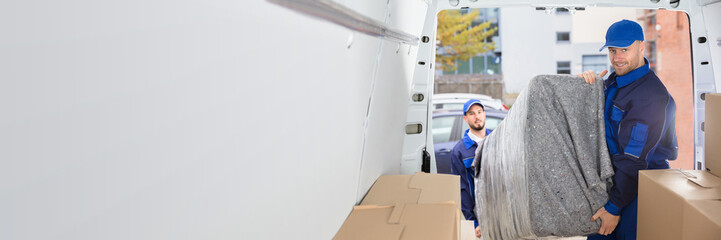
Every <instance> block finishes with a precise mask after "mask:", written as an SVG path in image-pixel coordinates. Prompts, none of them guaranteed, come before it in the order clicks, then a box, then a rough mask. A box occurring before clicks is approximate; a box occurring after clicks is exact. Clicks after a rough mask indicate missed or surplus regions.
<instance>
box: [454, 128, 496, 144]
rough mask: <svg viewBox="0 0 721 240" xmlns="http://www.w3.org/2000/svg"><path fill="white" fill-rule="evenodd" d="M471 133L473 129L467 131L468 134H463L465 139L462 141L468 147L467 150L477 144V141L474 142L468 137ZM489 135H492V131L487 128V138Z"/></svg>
mask: <svg viewBox="0 0 721 240" xmlns="http://www.w3.org/2000/svg"><path fill="white" fill-rule="evenodd" d="M469 131H471V129H466V133H465V134H463V139H461V141H463V146H464V147H466V149H469V148H471V147H473V145H476V144H477V143H476V141H473V139H471V137H469V136H468V132H469ZM489 134H491V130H490V129H488V128H486V137H488V135H489Z"/></svg>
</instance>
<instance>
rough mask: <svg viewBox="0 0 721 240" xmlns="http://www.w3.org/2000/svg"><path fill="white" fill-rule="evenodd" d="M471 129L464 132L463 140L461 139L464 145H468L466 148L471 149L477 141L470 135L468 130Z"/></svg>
mask: <svg viewBox="0 0 721 240" xmlns="http://www.w3.org/2000/svg"><path fill="white" fill-rule="evenodd" d="M470 130H471V129H467V130H466V133H465V134H463V139H462V140H461V141H463V146H464V147H466V149H469V148H471V147H473V145H476V141H473V139H471V137H469V136H468V131H470Z"/></svg>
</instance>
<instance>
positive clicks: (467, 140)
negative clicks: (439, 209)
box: [451, 129, 491, 227]
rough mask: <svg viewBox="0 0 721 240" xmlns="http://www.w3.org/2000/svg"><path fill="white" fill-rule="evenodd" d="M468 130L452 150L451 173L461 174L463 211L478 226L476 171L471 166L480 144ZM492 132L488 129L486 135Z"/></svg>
mask: <svg viewBox="0 0 721 240" xmlns="http://www.w3.org/2000/svg"><path fill="white" fill-rule="evenodd" d="M468 131H470V129H469V130H466V133H465V134H463V139H461V141H458V143H456V145H455V146H453V150H451V173H453V174H455V175H459V176H461V211H463V216H464V217H466V220H473V223H474V225H475V226H476V227H477V226H478V218H477V217H476V214H475V213H474V212H473V208H474V207H475V206H476V198H475V186H474V185H475V184H474V183H473V176H474V175H475V171H474V170H473V168H472V167H471V164H472V163H473V159H474V158H475V156H476V148H478V144H477V143H476V142H475V141H473V139H471V137H469V136H468ZM489 134H491V130H489V129H486V137H488V135H489Z"/></svg>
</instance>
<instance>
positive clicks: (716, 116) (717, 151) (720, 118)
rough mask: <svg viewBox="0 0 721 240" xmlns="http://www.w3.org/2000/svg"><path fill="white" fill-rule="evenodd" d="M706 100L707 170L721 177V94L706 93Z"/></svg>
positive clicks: (705, 156)
mask: <svg viewBox="0 0 721 240" xmlns="http://www.w3.org/2000/svg"><path fill="white" fill-rule="evenodd" d="M705 98H706V100H705V101H706V114H705V115H706V119H705V120H704V127H703V128H704V142H705V143H704V145H705V146H706V147H705V150H704V151H705V155H704V161H705V165H706V170H708V171H709V172H711V173H712V174H714V175H716V176H717V177H721V148H719V147H717V146H720V145H721V93H706V97H705ZM720 239H721V238H720Z"/></svg>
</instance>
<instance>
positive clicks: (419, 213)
mask: <svg viewBox="0 0 721 240" xmlns="http://www.w3.org/2000/svg"><path fill="white" fill-rule="evenodd" d="M456 211H457V208H456V206H455V205H454V204H452V203H434V204H406V205H405V208H404V209H403V215H402V216H401V221H400V222H401V224H402V225H405V228H404V229H403V233H402V234H401V239H408V240H411V239H413V240H417V239H428V240H442V239H448V240H451V239H453V240H455V239H457V237H458V236H457V235H456V231H457V227H458V224H457V223H456V222H457V221H458V218H456Z"/></svg>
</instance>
